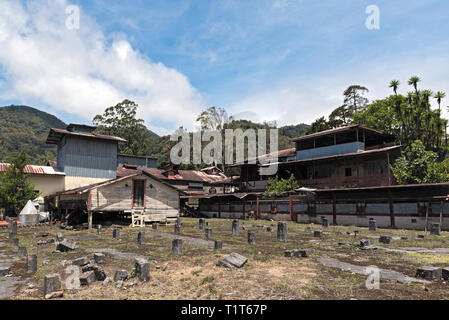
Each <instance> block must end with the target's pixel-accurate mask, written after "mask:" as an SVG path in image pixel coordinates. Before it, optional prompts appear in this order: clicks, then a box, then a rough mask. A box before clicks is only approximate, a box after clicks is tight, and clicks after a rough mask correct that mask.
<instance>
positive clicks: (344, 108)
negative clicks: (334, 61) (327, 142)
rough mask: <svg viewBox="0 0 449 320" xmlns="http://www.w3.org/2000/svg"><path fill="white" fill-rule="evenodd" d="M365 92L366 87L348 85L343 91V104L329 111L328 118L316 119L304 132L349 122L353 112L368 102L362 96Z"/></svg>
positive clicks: (336, 126) (332, 127)
mask: <svg viewBox="0 0 449 320" xmlns="http://www.w3.org/2000/svg"><path fill="white" fill-rule="evenodd" d="M365 92H368V89H367V88H365V87H363V86H360V85H352V86H349V87H348V88H347V89H346V90H345V91H344V92H343V95H344V104H343V105H341V106H340V107H337V108H335V109H334V110H333V111H332V112H331V114H330V115H329V120H326V117H321V118H318V119H316V120H315V121H314V122H313V123H312V124H311V126H310V127H309V128H308V129H307V132H306V134H310V133H315V132H321V131H324V130H329V129H335V128H339V127H341V126H346V125H349V124H351V123H352V120H353V117H354V114H356V113H357V112H358V111H361V110H363V109H364V108H365V107H366V105H367V104H368V99H367V98H365V97H364V96H363V95H364V94H365Z"/></svg>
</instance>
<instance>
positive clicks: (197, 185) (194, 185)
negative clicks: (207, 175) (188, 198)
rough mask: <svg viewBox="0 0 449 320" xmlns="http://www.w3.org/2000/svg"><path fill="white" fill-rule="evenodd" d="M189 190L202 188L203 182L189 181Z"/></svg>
mask: <svg viewBox="0 0 449 320" xmlns="http://www.w3.org/2000/svg"><path fill="white" fill-rule="evenodd" d="M189 190H203V184H202V183H200V182H189Z"/></svg>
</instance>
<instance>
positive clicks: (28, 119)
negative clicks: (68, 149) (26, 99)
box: [0, 106, 67, 164]
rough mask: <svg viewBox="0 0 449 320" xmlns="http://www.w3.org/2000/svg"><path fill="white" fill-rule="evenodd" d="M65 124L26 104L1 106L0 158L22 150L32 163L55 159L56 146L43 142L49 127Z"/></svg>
mask: <svg viewBox="0 0 449 320" xmlns="http://www.w3.org/2000/svg"><path fill="white" fill-rule="evenodd" d="M65 127H67V125H66V124H65V123H64V122H62V121H61V120H59V119H58V118H57V117H55V116H53V115H51V114H49V113H46V112H43V111H40V110H37V109H35V108H32V107H27V106H9V107H0V148H2V149H1V151H3V155H2V153H0V161H5V160H6V159H7V158H8V157H9V156H10V155H12V154H14V153H16V152H18V151H20V150H24V151H25V152H26V153H27V154H28V155H29V156H30V158H31V161H32V163H36V164H45V163H46V161H47V160H49V159H56V147H55V146H53V145H48V144H45V140H46V139H47V135H48V132H49V130H50V128H63V129H64V128H65Z"/></svg>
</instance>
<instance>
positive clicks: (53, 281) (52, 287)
mask: <svg viewBox="0 0 449 320" xmlns="http://www.w3.org/2000/svg"><path fill="white" fill-rule="evenodd" d="M58 291H61V276H60V275H59V274H57V273H54V274H48V275H46V276H45V277H44V296H47V295H49V294H51V293H54V292H58Z"/></svg>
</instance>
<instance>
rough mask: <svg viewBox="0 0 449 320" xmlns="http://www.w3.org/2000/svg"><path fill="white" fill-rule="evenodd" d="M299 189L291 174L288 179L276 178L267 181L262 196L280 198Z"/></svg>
mask: <svg viewBox="0 0 449 320" xmlns="http://www.w3.org/2000/svg"><path fill="white" fill-rule="evenodd" d="M299 187H300V186H299V183H298V181H297V180H296V178H295V176H294V175H293V174H292V175H291V176H290V178H288V179H279V178H278V177H277V176H276V177H275V178H270V179H268V184H267V187H266V189H265V193H264V196H266V197H280V196H283V195H285V193H286V192H289V191H294V190H296V189H298V188H299Z"/></svg>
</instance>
